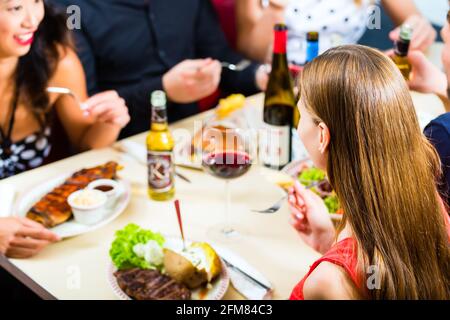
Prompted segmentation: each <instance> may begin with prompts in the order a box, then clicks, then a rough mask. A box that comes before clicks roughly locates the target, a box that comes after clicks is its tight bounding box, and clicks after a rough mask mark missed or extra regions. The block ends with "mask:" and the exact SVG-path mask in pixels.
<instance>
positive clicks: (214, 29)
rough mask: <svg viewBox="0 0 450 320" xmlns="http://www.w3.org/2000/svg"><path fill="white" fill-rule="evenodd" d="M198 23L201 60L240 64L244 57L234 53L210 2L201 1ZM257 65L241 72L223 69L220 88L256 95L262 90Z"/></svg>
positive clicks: (197, 48) (197, 46)
mask: <svg viewBox="0 0 450 320" xmlns="http://www.w3.org/2000/svg"><path fill="white" fill-rule="evenodd" d="M198 10H199V12H198V15H197V22H196V43H195V46H196V52H197V54H198V55H199V57H201V58H208V57H211V58H213V59H217V60H219V61H226V62H230V63H238V62H239V61H240V60H242V59H243V56H241V55H240V54H238V53H237V52H235V51H233V49H231V48H230V47H229V45H228V43H227V40H226V38H225V35H224V34H223V32H222V29H221V27H220V25H219V20H218V17H217V15H216V13H215V11H214V8H213V6H212V4H211V3H210V1H200V4H199V9H198ZM258 67H259V65H258V64H257V63H252V64H251V65H250V66H249V67H247V68H246V69H244V70H243V71H240V72H234V71H230V70H228V69H223V72H222V78H221V83H220V87H221V88H222V89H224V90H225V91H226V92H227V93H234V92H240V93H243V94H245V95H249V94H254V93H257V92H258V91H260V90H261V89H264V88H261V87H259V86H258V84H257V79H256V72H257V70H261V71H262V69H261V68H259V69H258Z"/></svg>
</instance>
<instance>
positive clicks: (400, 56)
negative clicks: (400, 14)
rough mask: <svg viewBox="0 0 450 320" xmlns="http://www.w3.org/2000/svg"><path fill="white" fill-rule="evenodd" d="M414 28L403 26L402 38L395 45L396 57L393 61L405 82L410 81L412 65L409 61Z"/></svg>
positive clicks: (401, 30) (401, 29)
mask: <svg viewBox="0 0 450 320" xmlns="http://www.w3.org/2000/svg"><path fill="white" fill-rule="evenodd" d="M412 32H413V30H412V28H411V26H410V25H408V24H403V25H402V26H401V28H400V37H399V39H398V40H397V41H395V43H394V56H393V57H392V60H394V63H395V64H396V65H397V67H398V68H399V69H400V72H401V73H402V75H403V77H404V78H405V80H409V75H410V74H411V64H410V63H409V61H408V50H409V42H410V41H411V36H412Z"/></svg>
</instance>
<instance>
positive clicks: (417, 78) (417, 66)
mask: <svg viewBox="0 0 450 320" xmlns="http://www.w3.org/2000/svg"><path fill="white" fill-rule="evenodd" d="M448 53H449V54H450V52H448ZM408 60H409V62H410V63H411V66H412V74H411V78H410V80H409V81H408V84H409V87H410V89H412V90H416V91H419V92H422V93H435V94H440V95H442V96H444V97H445V96H446V95H447V78H446V76H445V74H444V73H443V72H442V71H441V70H439V68H437V67H436V66H435V65H434V64H433V63H431V62H430V61H429V60H428V59H427V58H426V57H425V55H424V54H423V53H422V52H421V51H417V50H416V51H410V52H409V54H408Z"/></svg>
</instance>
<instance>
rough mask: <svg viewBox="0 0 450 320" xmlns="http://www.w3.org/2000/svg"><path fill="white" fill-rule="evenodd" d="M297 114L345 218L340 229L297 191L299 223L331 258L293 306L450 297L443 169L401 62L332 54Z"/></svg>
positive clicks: (314, 67)
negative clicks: (439, 186) (314, 301)
mask: <svg viewBox="0 0 450 320" xmlns="http://www.w3.org/2000/svg"><path fill="white" fill-rule="evenodd" d="M298 107H299V110H300V114H301V120H300V123H299V127H298V131H299V135H300V138H301V139H302V141H303V143H304V144H305V147H306V149H307V151H308V153H309V154H310V156H311V159H312V161H313V162H314V164H315V166H317V167H319V168H321V169H323V170H326V172H327V175H328V178H329V180H330V183H331V185H332V186H333V188H334V190H335V191H336V194H337V196H338V198H339V201H340V205H341V207H342V209H343V211H344V214H343V218H342V221H341V224H340V226H339V228H338V230H337V232H336V231H335V230H334V227H333V224H332V222H331V220H330V218H329V214H328V211H327V209H326V207H325V205H324V204H323V201H322V200H321V199H320V197H318V196H317V195H315V194H314V193H313V192H312V191H310V190H306V189H305V188H304V187H302V186H301V185H300V184H299V183H297V184H296V185H295V187H293V188H292V189H291V190H290V195H289V205H290V208H291V212H292V217H291V218H292V221H291V222H292V224H293V226H294V227H295V228H296V230H297V231H298V232H299V234H300V235H301V237H302V238H303V240H304V241H305V242H306V243H308V244H310V245H311V246H313V247H314V248H315V249H316V250H318V251H319V252H321V253H323V254H324V256H323V257H322V258H320V259H319V260H318V261H316V262H315V263H314V264H313V265H312V266H311V268H310V271H309V272H308V274H307V275H306V276H305V278H303V280H302V281H301V282H300V283H299V284H298V285H297V286H296V287H295V289H294V290H293V292H292V295H291V299H353V298H358V299H450V287H449V286H450V249H449V232H450V228H449V221H448V218H449V217H448V214H447V212H446V211H445V208H444V205H443V203H442V200H441V198H440V197H439V195H438V191H437V188H436V181H437V179H439V177H440V174H441V171H440V162H439V158H438V155H437V154H436V151H435V150H434V148H433V147H432V146H431V145H430V143H429V142H428V141H427V140H426V138H425V137H424V136H423V134H422V132H421V130H420V127H419V124H418V121H417V118H416V115H415V111H414V106H413V103H412V99H411V96H410V94H409V91H408V88H407V85H406V82H405V81H404V80H403V79H402V76H401V74H400V72H399V71H398V69H397V68H396V66H395V65H394V64H393V62H392V61H391V60H390V59H389V58H387V57H386V56H385V55H383V54H382V53H380V52H378V51H376V50H373V49H370V48H367V47H363V46H356V45H351V46H342V47H337V48H335V49H330V50H328V51H327V52H325V53H324V54H323V55H321V56H319V57H318V58H317V59H315V60H314V61H313V62H311V63H309V64H308V65H307V66H306V67H305V69H304V71H303V73H302V75H301V99H300V101H299V105H298Z"/></svg>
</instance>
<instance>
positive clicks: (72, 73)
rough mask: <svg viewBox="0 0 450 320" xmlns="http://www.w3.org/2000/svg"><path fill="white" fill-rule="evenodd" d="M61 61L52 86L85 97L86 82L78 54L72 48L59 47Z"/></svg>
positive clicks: (51, 81) (51, 82)
mask: <svg viewBox="0 0 450 320" xmlns="http://www.w3.org/2000/svg"><path fill="white" fill-rule="evenodd" d="M58 52H59V60H58V63H57V66H56V70H55V73H54V75H53V77H52V79H51V80H50V83H49V84H50V85H51V86H55V87H66V88H70V89H71V90H72V91H74V92H75V93H77V94H78V95H80V96H85V90H86V80H85V75H84V70H83V65H82V64H81V61H80V59H79V58H78V55H77V54H76V52H75V51H74V50H73V49H72V48H70V47H63V46H59V47H58Z"/></svg>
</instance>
